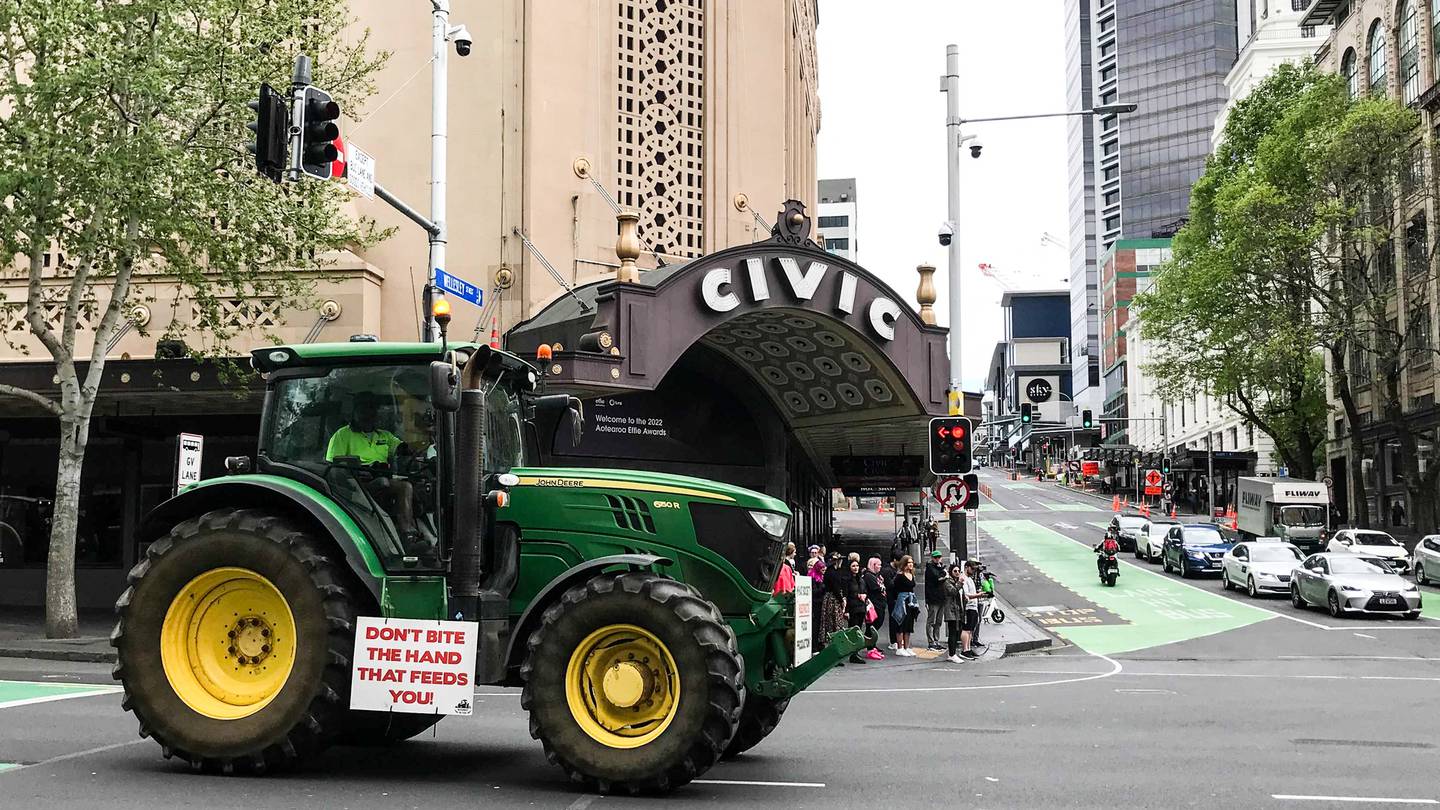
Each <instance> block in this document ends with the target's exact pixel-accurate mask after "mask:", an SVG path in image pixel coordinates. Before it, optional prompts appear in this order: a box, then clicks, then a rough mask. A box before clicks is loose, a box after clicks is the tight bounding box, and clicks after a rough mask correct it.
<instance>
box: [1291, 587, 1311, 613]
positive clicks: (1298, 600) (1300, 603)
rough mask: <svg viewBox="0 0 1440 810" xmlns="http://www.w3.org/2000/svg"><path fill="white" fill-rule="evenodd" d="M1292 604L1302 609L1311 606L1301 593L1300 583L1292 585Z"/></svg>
mask: <svg viewBox="0 0 1440 810" xmlns="http://www.w3.org/2000/svg"><path fill="white" fill-rule="evenodd" d="M1290 604H1291V605H1294V606H1295V607H1296V608H1299V609H1300V610H1304V609H1305V608H1308V607H1310V604H1309V603H1308V602H1306V601H1305V597H1303V596H1301V595H1300V587H1299V586H1298V585H1291V586H1290Z"/></svg>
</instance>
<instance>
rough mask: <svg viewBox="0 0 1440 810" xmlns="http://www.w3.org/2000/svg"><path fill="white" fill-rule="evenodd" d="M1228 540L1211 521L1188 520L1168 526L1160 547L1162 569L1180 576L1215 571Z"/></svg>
mask: <svg viewBox="0 0 1440 810" xmlns="http://www.w3.org/2000/svg"><path fill="white" fill-rule="evenodd" d="M1230 547H1231V543H1230V541H1229V540H1227V539H1225V535H1223V534H1221V533H1220V529H1219V527H1217V526H1215V524H1213V523H1187V524H1185V525H1183V526H1174V527H1171V529H1170V531H1169V533H1167V534H1166V535H1165V545H1164V547H1163V548H1161V550H1160V555H1161V563H1162V564H1163V565H1164V566H1165V571H1166V572H1167V573H1168V572H1170V571H1178V572H1179V573H1180V576H1182V577H1189V576H1190V575H1192V574H1215V573H1219V572H1220V564H1221V560H1223V559H1225V555H1226V553H1228V552H1229V551H1230Z"/></svg>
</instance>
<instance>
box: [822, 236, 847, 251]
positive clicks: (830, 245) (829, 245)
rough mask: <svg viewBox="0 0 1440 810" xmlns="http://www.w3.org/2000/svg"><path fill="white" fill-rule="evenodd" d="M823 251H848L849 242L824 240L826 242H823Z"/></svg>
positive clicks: (845, 240)
mask: <svg viewBox="0 0 1440 810" xmlns="http://www.w3.org/2000/svg"><path fill="white" fill-rule="evenodd" d="M825 249H826V250H849V249H850V240H849V239H826V240H825Z"/></svg>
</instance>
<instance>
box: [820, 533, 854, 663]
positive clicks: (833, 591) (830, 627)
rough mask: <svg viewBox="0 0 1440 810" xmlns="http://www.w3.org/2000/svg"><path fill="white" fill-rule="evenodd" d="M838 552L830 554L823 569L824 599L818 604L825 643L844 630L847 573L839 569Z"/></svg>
mask: <svg viewBox="0 0 1440 810" xmlns="http://www.w3.org/2000/svg"><path fill="white" fill-rule="evenodd" d="M841 565H842V563H841V557H840V552H838V551H836V552H832V553H831V554H830V561H829V563H828V564H827V566H826V568H825V598H824V599H822V600H821V602H820V626H821V632H822V633H823V634H824V636H825V639H826V641H829V639H830V636H832V635H834V634H835V633H838V632H840V631H841V630H844V629H845V625H846V622H847V621H848V618H847V616H846V615H845V580H847V579H849V572H848V571H846V570H844V569H843V568H842V567H841Z"/></svg>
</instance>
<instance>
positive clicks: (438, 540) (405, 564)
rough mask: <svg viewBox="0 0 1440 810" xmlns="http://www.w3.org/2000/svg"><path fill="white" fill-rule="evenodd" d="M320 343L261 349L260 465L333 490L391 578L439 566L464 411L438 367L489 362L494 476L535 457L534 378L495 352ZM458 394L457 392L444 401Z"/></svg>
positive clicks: (487, 448) (489, 450)
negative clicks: (531, 426)
mask: <svg viewBox="0 0 1440 810" xmlns="http://www.w3.org/2000/svg"><path fill="white" fill-rule="evenodd" d="M448 354H449V359H448V360H447V359H446V358H445V357H442V354H441V352H440V347H439V346H438V345H436V344H425V343H419V344H376V343H348V344H346V343H342V344H328V345H327V344H317V345H309V346H292V347H280V348H267V349H259V350H256V351H255V352H254V353H253V357H254V364H255V367H256V368H257V369H259V370H261V371H263V372H265V373H266V375H267V386H266V398H265V409H264V416H263V418H262V420H261V428H260V437H259V444H258V459H257V465H256V466H257V468H258V471H259V472H262V473H266V474H270V475H277V476H281V477H285V478H290V479H293V480H296V481H298V482H301V483H304V484H306V485H308V486H310V487H312V488H314V489H316V490H318V491H321V492H325V493H328V494H329V495H330V496H331V497H332V498H333V499H334V500H335V502H336V503H338V504H339V505H340V506H341V507H342V508H343V509H344V510H345V512H346V513H347V515H348V516H349V517H350V518H351V519H352V520H354V521H355V522H356V523H357V524H359V525H360V526H361V527H362V528H363V529H364V531H365V534H366V536H368V537H370V538H372V540H373V543H374V547H375V550H376V553H377V554H378V555H379V556H380V558H381V562H382V564H383V565H384V566H385V568H386V569H387V570H390V571H402V570H404V571H426V570H439V569H440V568H441V566H442V564H443V559H444V557H445V556H446V555H445V553H444V552H445V550H446V549H448V548H449V547H450V545H451V543H452V542H453V537H452V536H451V531H452V528H451V527H452V525H453V524H452V523H450V522H448V517H449V516H448V509H447V506H448V504H450V503H452V500H453V494H454V480H453V470H454V459H455V444H454V441H455V414H454V413H453V412H451V409H447V408H446V407H445V404H444V402H443V401H442V402H440V403H437V402H436V401H435V386H434V383H433V374H432V364H435V363H453V364H455V365H456V366H460V365H464V364H466V363H468V362H470V361H472V360H474V361H478V362H481V363H483V364H484V365H485V366H486V370H485V372H484V373H483V374H482V375H481V380H482V389H481V390H482V391H483V396H484V413H485V425H484V432H485V441H484V442H483V453H482V456H483V459H482V464H481V467H482V469H483V471H484V473H485V474H486V475H487V476H496V475H500V474H503V473H507V472H509V471H510V469H511V468H513V467H517V466H521V465H523V464H524V463H526V461H527V459H528V458H530V457H531V456H532V455H533V447H531V448H527V445H533V441H532V439H533V437H531V436H529V435H528V434H529V431H527V430H526V428H525V424H526V419H525V413H526V410H527V406H530V405H531V400H532V399H533V392H534V390H535V380H536V376H535V372H534V370H533V369H532V368H531V367H530V365H529V364H527V363H525V362H524V361H522V360H520V359H519V358H517V357H514V356H513V355H509V354H506V353H504V352H499V351H496V350H493V349H490V348H489V347H486V346H469V345H467V346H457V347H454V348H453V349H452V350H451V351H450V352H449V353H448ZM446 398H447V394H446V392H442V393H441V394H440V399H441V400H444V399H446Z"/></svg>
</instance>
